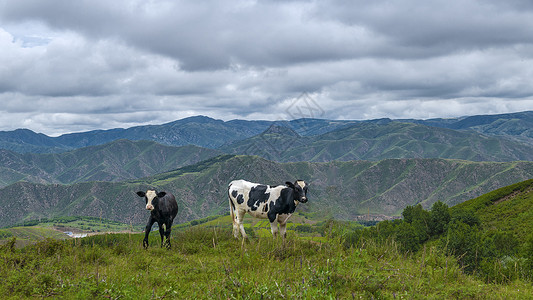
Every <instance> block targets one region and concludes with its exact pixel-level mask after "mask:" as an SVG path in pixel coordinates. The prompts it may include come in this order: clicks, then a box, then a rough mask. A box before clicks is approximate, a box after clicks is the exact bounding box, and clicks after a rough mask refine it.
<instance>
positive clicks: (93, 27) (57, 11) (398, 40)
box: [0, 0, 533, 135]
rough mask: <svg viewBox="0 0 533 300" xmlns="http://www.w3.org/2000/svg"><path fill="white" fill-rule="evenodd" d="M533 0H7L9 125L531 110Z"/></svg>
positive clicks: (1, 86) (76, 127)
mask: <svg viewBox="0 0 533 300" xmlns="http://www.w3.org/2000/svg"><path fill="white" fill-rule="evenodd" d="M530 3H531V2H530V1H520V0H513V1H504V2H501V1H495V0H486V1H475V2H474V1H472V2H471V1H466V2H465V1H458V0H457V1H455V0H454V1H450V0H448V1H431V2H420V1H412V0H401V1H393V2H390V1H370V2H369V1H361V0H356V1H341V0H332V1H214V0H212V1H200V2H198V1H197V2H193V1H163V0H161V1H141V0H117V1H111V2H109V1H89V0H85V1H67V0H50V1H38V0H21V1H7V0H0V66H1V67H0V78H1V79H0V100H1V101H2V107H0V111H1V112H2V113H3V115H5V116H8V117H6V118H3V119H2V121H0V130H12V129H15V128H18V127H26V128H30V129H32V130H35V131H38V132H44V133H46V134H51V135H57V134H61V133H66V132H73V131H83V130H91V129H100V128H113V127H129V126H134V125H140V124H157V123H162V122H167V121H172V120H175V119H177V118H183V117H186V116H190V115H197V114H203V115H208V116H211V117H215V118H222V119H225V120H228V119H232V118H247V119H283V118H291V117H292V116H293V115H291V114H290V113H288V111H287V109H288V108H289V107H291V105H292V104H294V103H295V102H297V101H298V99H299V98H298V97H299V96H300V95H301V94H302V93H303V92H307V93H309V94H308V95H310V96H311V97H313V99H314V100H315V101H316V104H317V105H318V106H320V107H321V108H323V110H321V111H322V112H323V113H322V114H321V115H320V117H327V118H347V119H364V118H378V117H391V118H404V117H409V118H429V117H451V116H460V115H466V114H482V113H503V112H510V111H520V110H531V109H533V96H532V95H533V86H532V85H531V84H530V78H533V76H532V75H533V74H532V73H533V6H532V5H531V4H530ZM293 106H294V105H293Z"/></svg>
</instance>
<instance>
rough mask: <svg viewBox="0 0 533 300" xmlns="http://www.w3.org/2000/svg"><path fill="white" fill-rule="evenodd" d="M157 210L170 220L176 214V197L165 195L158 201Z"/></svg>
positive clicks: (169, 194)
mask: <svg viewBox="0 0 533 300" xmlns="http://www.w3.org/2000/svg"><path fill="white" fill-rule="evenodd" d="M159 209H160V211H161V213H162V214H163V215H165V216H170V217H172V219H174V217H176V215H177V214H178V202H176V197H174V195H172V194H171V193H167V194H166V195H165V196H164V197H163V198H160V199H159Z"/></svg>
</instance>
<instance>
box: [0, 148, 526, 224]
mask: <svg viewBox="0 0 533 300" xmlns="http://www.w3.org/2000/svg"><path fill="white" fill-rule="evenodd" d="M239 178H243V179H247V180H250V181H254V182H261V183H266V184H271V185H276V184H283V182H285V181H287V180H291V181H292V180H296V179H304V180H306V181H307V182H308V183H309V184H310V190H309V195H308V196H309V199H310V201H309V202H308V203H306V204H302V205H301V206H299V207H298V210H300V211H321V212H329V213H331V214H332V215H334V216H336V217H338V218H343V219H352V218H354V217H355V216H357V215H362V214H367V213H372V214H387V215H398V214H399V213H400V212H401V211H402V210H403V208H405V206H406V205H414V204H417V203H422V204H423V205H424V206H425V207H430V206H431V204H432V203H434V202H435V201H437V200H441V201H445V202H446V203H448V204H449V205H454V204H457V203H460V202H462V201H465V200H468V199H472V198H474V197H477V196H479V195H482V194H484V193H487V192H489V191H492V190H494V189H497V188H500V187H502V186H506V185H509V184H512V183H514V182H519V181H523V180H525V179H529V178H533V162H512V163H505V162H502V163H495V162H467V161H459V160H443V159H388V160H383V161H378V162H369V161H349V162H339V161H334V162H327V163H310V162H297V163H276V162H272V161H268V160H265V159H262V158H259V157H255V156H232V155H223V156H217V157H214V158H211V159H209V160H207V161H202V162H200V163H198V164H195V165H190V166H186V167H183V168H180V169H177V170H174V171H171V172H167V173H163V174H158V175H156V176H152V177H147V178H144V179H139V180H134V181H128V182H115V183H111V182H87V183H78V184H72V185H42V184H33V183H27V182H19V183H16V184H13V185H10V186H7V187H5V188H3V189H0V195H2V196H1V197H0V205H1V206H2V207H3V208H4V209H3V210H1V211H0V222H1V223H0V226H7V225H10V224H15V223H20V222H21V220H24V219H32V218H38V217H46V218H52V217H56V216H72V215H84V216H94V217H102V218H105V219H110V220H115V221H121V222H124V223H127V224H134V225H137V224H142V223H144V222H145V221H146V218H147V217H148V213H147V212H146V211H145V210H144V208H143V203H142V199H140V198H139V197H137V196H136V195H135V192H136V191H138V190H145V189H147V188H157V189H158V190H167V191H170V192H172V193H174V194H175V195H176V198H177V200H178V203H179V207H180V212H179V213H178V216H177V220H176V221H177V222H184V221H188V220H192V219H197V218H202V217H206V216H209V215H213V214H224V213H225V212H227V211H228V199H227V190H226V189H227V184H228V183H229V182H230V181H231V180H234V179H239Z"/></svg>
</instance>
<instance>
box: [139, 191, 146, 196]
mask: <svg viewBox="0 0 533 300" xmlns="http://www.w3.org/2000/svg"><path fill="white" fill-rule="evenodd" d="M137 195H139V197H144V196H145V195H146V194H145V193H144V192H142V191H138V192H137Z"/></svg>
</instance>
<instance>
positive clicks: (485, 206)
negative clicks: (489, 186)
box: [452, 179, 533, 241]
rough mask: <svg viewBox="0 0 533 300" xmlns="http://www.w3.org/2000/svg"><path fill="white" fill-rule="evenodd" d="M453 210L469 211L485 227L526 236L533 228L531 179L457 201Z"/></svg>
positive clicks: (519, 236)
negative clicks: (476, 196)
mask: <svg viewBox="0 0 533 300" xmlns="http://www.w3.org/2000/svg"><path fill="white" fill-rule="evenodd" d="M452 211H472V212H474V213H475V214H476V215H477V216H478V217H479V218H480V220H481V222H482V224H483V227H484V228H485V230H491V231H499V232H506V233H510V234H512V235H514V236H515V237H516V238H517V239H519V240H522V241H523V240H526V238H527V237H528V236H529V235H531V233H532V232H533V179H531V180H526V181H523V182H519V183H516V184H513V185H510V186H506V187H503V188H501V189H497V190H495V191H493V192H490V193H487V194H484V195H482V196H480V197H478V198H475V199H472V200H469V201H466V202H464V203H461V204H458V205H456V206H454V207H453V208H452Z"/></svg>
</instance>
